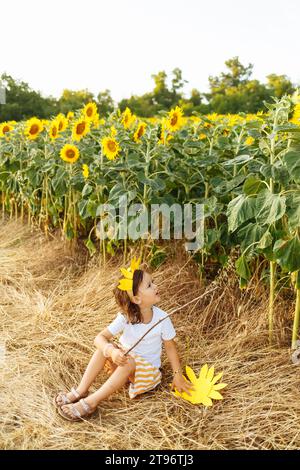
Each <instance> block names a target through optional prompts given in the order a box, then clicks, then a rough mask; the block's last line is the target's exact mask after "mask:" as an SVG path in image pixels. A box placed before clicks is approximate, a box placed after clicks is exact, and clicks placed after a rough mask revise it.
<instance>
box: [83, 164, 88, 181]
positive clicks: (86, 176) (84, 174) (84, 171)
mask: <svg viewBox="0 0 300 470" xmlns="http://www.w3.org/2000/svg"><path fill="white" fill-rule="evenodd" d="M82 174H83V177H84V179H87V178H88V177H89V167H88V166H87V165H86V163H83V165H82Z"/></svg>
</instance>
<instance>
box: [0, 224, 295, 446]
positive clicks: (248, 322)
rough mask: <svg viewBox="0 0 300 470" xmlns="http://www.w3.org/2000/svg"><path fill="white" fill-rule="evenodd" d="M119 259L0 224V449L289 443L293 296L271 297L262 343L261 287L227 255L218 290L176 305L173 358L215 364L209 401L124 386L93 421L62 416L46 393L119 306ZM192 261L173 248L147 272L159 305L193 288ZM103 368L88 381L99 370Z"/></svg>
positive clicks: (166, 376) (84, 357) (84, 354)
mask: <svg viewBox="0 0 300 470" xmlns="http://www.w3.org/2000/svg"><path fill="white" fill-rule="evenodd" d="M119 264H122V261H121V260H120V259H117V258H114V259H113V260H111V261H110V262H108V264H107V265H106V267H105V269H104V268H101V269H100V268H99V266H98V260H97V259H92V260H91V261H89V262H88V263H87V262H86V259H85V255H82V254H81V255H78V254H77V255H76V256H70V255H69V254H68V253H67V252H66V251H65V249H64V248H63V244H62V242H61V240H60V239H58V238H55V237H53V239H51V241H46V240H45V238H44V237H43V235H41V233H40V232H38V231H37V230H33V231H31V230H30V229H29V228H28V227H26V226H25V225H21V224H20V223H19V222H14V221H6V222H4V223H2V225H1V227H0V314H1V316H0V318H1V329H0V348H1V349H0V370H1V380H0V387H1V402H0V423H1V427H0V447H1V448H2V449H115V450H120V449H180V450H182V449H284V448H288V449H296V448H299V446H300V401H299V390H300V386H299V385H300V384H299V371H300V369H298V368H297V367H296V366H294V365H292V363H291V360H290V350H289V336H290V325H291V319H292V312H293V303H292V302H291V301H283V300H282V299H281V300H278V302H277V305H276V315H277V327H278V330H279V331H280V334H279V333H278V334H277V336H276V339H277V345H276V347H274V348H273V349H271V348H269V347H268V340H267V328H266V315H267V301H268V298H267V292H266V289H265V287H264V286H262V285H261V284H260V283H259V282H257V281H255V278H254V280H253V283H252V284H251V285H250V286H249V289H247V291H246V292H243V293H241V292H240V291H239V289H238V288H237V281H236V278H235V276H234V274H233V268H232V266H229V268H228V269H227V270H226V271H224V272H223V273H222V274H221V275H219V277H218V278H217V279H216V281H214V282H213V286H214V287H216V289H215V290H214V291H213V292H212V293H211V294H208V295H207V296H205V297H202V298H201V299H200V300H197V301H195V302H194V303H192V304H190V305H189V307H187V308H186V309H182V310H180V311H179V312H178V313H176V314H175V315H173V317H172V318H173V322H174V324H175V327H176V330H177V337H178V339H177V345H178V350H179V353H180V356H181V359H182V364H183V365H185V364H189V365H190V366H192V367H193V369H194V370H195V371H196V372H198V371H199V369H200V367H201V365H203V364H204V363H208V364H209V365H212V364H215V366H216V371H221V370H223V371H224V378H223V379H224V381H225V382H226V383H228V387H227V388H226V389H225V390H224V391H223V395H224V400H223V401H220V402H215V403H214V406H213V407H212V408H209V409H206V408H204V407H202V406H193V405H190V404H189V403H187V402H185V401H183V400H181V399H178V398H176V397H174V396H173V395H172V394H170V391H169V383H170V382H171V370H170V366H169V363H168V360H167V358H166V356H165V354H164V355H163V362H162V364H163V381H162V384H161V385H160V386H159V387H158V389H157V390H156V391H155V392H149V393H147V394H144V395H142V396H140V397H138V398H135V399H134V400H130V399H129V397H128V392H127V390H126V387H125V388H123V389H122V390H120V391H119V392H118V393H116V394H114V395H113V396H111V397H110V398H109V399H108V400H106V401H105V402H103V403H102V404H101V405H100V406H99V413H97V414H96V416H95V417H93V418H91V419H90V420H86V421H85V422H80V423H69V422H67V421H64V420H63V419H62V418H61V417H60V416H58V415H57V413H56V411H55V408H54V406H53V404H52V400H53V396H54V395H55V394H56V392H57V391H58V390H65V389H66V387H67V388H70V387H71V386H73V385H75V384H78V382H79V380H80V377H81V375H82V373H83V371H84V370H85V367H86V365H87V363H88V360H89V358H90V356H91V355H92V353H93V351H94V346H93V339H94V337H95V336H96V334H97V333H98V332H99V331H100V329H102V328H103V327H104V326H106V325H107V324H108V322H110V321H111V320H112V319H113V318H114V316H115V314H116V312H117V311H118V309H117V307H116V305H115V303H114V299H113V295H112V285H113V283H114V282H115V280H116V279H117V277H118V276H119V272H118V267H119ZM195 271H196V269H195V266H193V264H192V262H188V263H187V262H186V260H185V261H184V260H183V259H182V257H181V258H179V259H178V257H175V258H173V259H170V260H169V261H167V262H166V263H165V264H164V265H162V266H161V267H160V268H159V269H158V270H157V271H155V272H154V278H155V280H156V282H157V283H158V285H159V290H160V293H161V295H162V300H161V303H160V305H159V306H160V307H161V308H162V309H164V310H166V311H170V310H171V309H172V308H174V307H176V306H180V305H184V304H185V303H187V302H189V301H190V300H192V299H196V298H197V297H199V295H200V294H201V293H202V292H205V290H208V289H211V286H212V285H211V284H210V285H209V286H207V287H205V286H204V285H203V286H199V281H198V280H197V277H196V276H195ZM105 378H106V376H105V375H104V374H100V376H99V378H98V379H97V382H96V383H95V384H94V385H93V386H92V387H91V389H90V390H91V391H93V390H95V389H96V387H99V385H100V384H101V383H102V382H103V381H104V380H105Z"/></svg>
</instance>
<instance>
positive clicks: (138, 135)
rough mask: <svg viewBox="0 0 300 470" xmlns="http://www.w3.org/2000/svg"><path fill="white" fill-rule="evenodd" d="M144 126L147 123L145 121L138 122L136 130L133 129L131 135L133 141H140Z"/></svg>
mask: <svg viewBox="0 0 300 470" xmlns="http://www.w3.org/2000/svg"><path fill="white" fill-rule="evenodd" d="M146 126H147V124H146V123H145V122H140V123H139V124H138V127H137V130H136V131H135V133H134V136H133V138H134V140H135V142H140V140H141V137H142V135H144V133H145V129H146Z"/></svg>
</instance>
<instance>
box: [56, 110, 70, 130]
mask: <svg viewBox="0 0 300 470" xmlns="http://www.w3.org/2000/svg"><path fill="white" fill-rule="evenodd" d="M55 120H56V122H57V124H58V132H63V131H64V130H66V128H67V127H68V123H69V121H68V119H67V118H66V116H65V115H64V114H62V113H59V114H58V115H57V116H56V118H55Z"/></svg>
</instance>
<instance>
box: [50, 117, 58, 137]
mask: <svg viewBox="0 0 300 470" xmlns="http://www.w3.org/2000/svg"><path fill="white" fill-rule="evenodd" d="M49 136H50V138H51V140H54V139H57V137H58V122H57V121H56V119H55V120H54V121H52V122H51V124H50V129H49Z"/></svg>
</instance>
